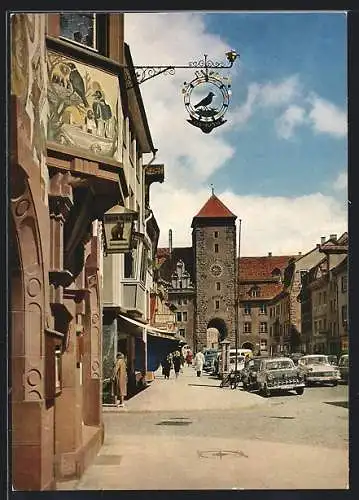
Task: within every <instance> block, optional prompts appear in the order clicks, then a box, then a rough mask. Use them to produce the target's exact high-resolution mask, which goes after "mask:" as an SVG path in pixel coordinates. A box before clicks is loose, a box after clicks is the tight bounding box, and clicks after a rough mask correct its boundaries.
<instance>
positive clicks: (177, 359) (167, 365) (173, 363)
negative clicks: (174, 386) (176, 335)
mask: <svg viewBox="0 0 359 500" xmlns="http://www.w3.org/2000/svg"><path fill="white" fill-rule="evenodd" d="M161 365H162V375H163V376H164V377H165V379H167V380H168V379H169V378H170V373H171V368H172V367H173V369H174V372H175V377H176V378H178V375H179V373H180V371H181V369H182V368H183V365H184V357H183V354H182V352H180V351H174V352H172V353H169V354H167V356H166V357H165V358H163V360H162V361H161Z"/></svg>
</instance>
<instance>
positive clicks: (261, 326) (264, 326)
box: [259, 321, 268, 333]
mask: <svg viewBox="0 0 359 500" xmlns="http://www.w3.org/2000/svg"><path fill="white" fill-rule="evenodd" d="M267 331H268V330H267V323H266V321H261V322H260V324H259V332H260V333H267Z"/></svg>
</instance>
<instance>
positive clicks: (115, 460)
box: [94, 455, 122, 465]
mask: <svg viewBox="0 0 359 500" xmlns="http://www.w3.org/2000/svg"><path fill="white" fill-rule="evenodd" d="M121 460H122V455H98V456H97V457H96V459H95V461H94V465H120V463H121Z"/></svg>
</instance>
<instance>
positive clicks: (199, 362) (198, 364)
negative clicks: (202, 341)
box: [194, 351, 204, 377]
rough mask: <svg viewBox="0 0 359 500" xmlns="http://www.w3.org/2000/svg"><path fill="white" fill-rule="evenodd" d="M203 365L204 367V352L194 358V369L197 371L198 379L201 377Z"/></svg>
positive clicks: (199, 352)
mask: <svg viewBox="0 0 359 500" xmlns="http://www.w3.org/2000/svg"><path fill="white" fill-rule="evenodd" d="M203 365H204V354H203V352H202V351H198V352H197V354H196V355H195V357H194V367H195V369H196V370H197V377H200V376H201V374H202V370H203Z"/></svg>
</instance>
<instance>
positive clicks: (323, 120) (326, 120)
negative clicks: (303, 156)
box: [308, 94, 348, 138]
mask: <svg viewBox="0 0 359 500" xmlns="http://www.w3.org/2000/svg"><path fill="white" fill-rule="evenodd" d="M308 101H309V102H310V105H311V110H310V111H309V114H308V117H309V120H310V121H311V125H312V127H313V129H314V131H315V132H318V133H327V134H330V135H333V136H334V137H338V138H340V137H345V136H346V135H347V131H348V123H347V113H346V112H345V111H343V110H341V109H340V108H338V107H337V106H335V105H334V104H332V103H331V102H329V101H327V100H325V99H322V98H320V97H318V96H316V95H314V94H312V95H311V96H310V97H309V98H308Z"/></svg>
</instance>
